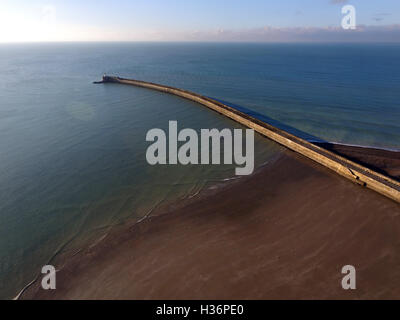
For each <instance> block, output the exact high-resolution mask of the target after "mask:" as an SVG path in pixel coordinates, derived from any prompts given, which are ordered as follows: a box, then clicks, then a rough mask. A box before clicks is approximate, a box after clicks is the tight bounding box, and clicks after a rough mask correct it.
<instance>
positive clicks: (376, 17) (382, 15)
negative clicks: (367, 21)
mask: <svg viewBox="0 0 400 320" xmlns="http://www.w3.org/2000/svg"><path fill="white" fill-rule="evenodd" d="M390 15H391V13H387V12H383V13H376V14H374V15H373V16H372V20H375V21H376V22H380V21H383V20H384V19H385V17H387V16H390Z"/></svg>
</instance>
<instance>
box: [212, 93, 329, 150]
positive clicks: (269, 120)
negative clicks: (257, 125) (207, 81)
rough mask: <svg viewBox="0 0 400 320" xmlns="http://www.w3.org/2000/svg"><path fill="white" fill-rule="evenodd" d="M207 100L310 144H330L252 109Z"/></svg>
mask: <svg viewBox="0 0 400 320" xmlns="http://www.w3.org/2000/svg"><path fill="white" fill-rule="evenodd" d="M207 98H210V99H213V100H215V101H218V102H221V103H223V104H225V105H227V106H228V107H231V108H233V109H236V110H238V111H240V112H243V113H244V114H246V115H248V116H251V117H253V118H256V119H258V120H261V121H263V122H265V123H268V124H270V125H272V126H274V127H276V128H278V129H281V130H284V131H286V132H289V133H291V134H293V135H295V136H297V137H299V138H302V139H304V140H307V141H308V142H312V143H328V141H326V140H323V139H321V138H319V137H316V136H313V135H311V134H309V133H307V132H304V131H301V130H299V129H296V128H294V127H291V126H289V125H287V124H284V123H283V122H280V121H278V120H275V119H273V118H270V117H268V116H266V115H264V114H261V113H258V112H256V111H253V110H251V109H248V108H245V107H242V106H239V105H237V104H234V103H230V102H227V101H224V100H221V99H216V98H213V97H207Z"/></svg>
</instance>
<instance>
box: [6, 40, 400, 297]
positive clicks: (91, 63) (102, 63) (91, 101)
mask: <svg viewBox="0 0 400 320" xmlns="http://www.w3.org/2000/svg"><path fill="white" fill-rule="evenodd" d="M399 56H400V46H399V45H382V44H379V45H371V44H370V45H362V44H360V45H349V44H346V45H340V44H336V45H319V44H318V45H315V44H313V45H311V44H307V45H304V44H296V45H294V44H291V45H289V44H279V45H278V44H166V43H163V44H156V43H153V44H149V43H135V44H132V43H125V44H115V43H113V44H96V43H91V44H84V43H81V44H72V43H70V44H29V45H28V44H15V45H0V75H1V77H0V239H1V241H0V297H12V296H13V295H15V294H16V293H17V292H18V291H19V290H20V289H21V288H22V287H23V286H24V285H25V284H26V283H28V282H29V281H31V280H32V279H33V278H34V277H35V275H37V273H38V272H39V271H40V268H41V266H42V265H44V264H46V263H47V262H49V261H52V260H51V259H52V258H53V257H55V256H57V254H58V253H59V252H62V251H63V250H66V248H71V247H72V248H74V249H79V246H80V245H83V243H87V241H94V240H93V239H96V237H98V236H99V235H101V234H104V233H106V232H107V231H109V229H110V228H111V227H112V226H115V225H118V224H120V223H123V222H125V221H126V220H130V219H137V218H140V217H142V216H144V215H146V214H147V213H148V212H149V211H151V210H152V209H154V208H157V207H159V206H162V205H164V204H166V203H169V202H171V201H176V200H178V199H181V198H185V197H190V196H193V195H195V194H197V193H198V192H199V191H200V190H202V189H203V188H206V187H208V186H210V185H213V184H215V183H218V182H219V181H223V180H224V179H227V178H230V177H232V176H233V175H234V169H233V166H229V165H227V166H189V167H184V166H165V167H160V166H158V167H151V166H149V165H148V164H147V163H146V161H145V156H144V155H145V152H146V148H147V146H148V143H146V142H145V135H146V132H147V130H149V129H151V128H155V127H160V128H164V129H166V128H167V126H168V120H178V123H179V126H180V128H183V127H191V128H194V129H197V130H199V129H200V128H212V127H216V128H220V129H222V128H225V127H228V128H241V126H240V125H238V124H236V123H234V122H232V121H230V120H228V119H225V118H223V117H222V116H220V115H218V114H215V113H214V112H212V111H210V110H207V109H205V108H203V107H200V106H198V105H197V104H195V103H192V102H188V101H185V100H182V99H180V98H176V97H173V96H169V95H164V94H162V93H158V92H152V91H148V90H145V89H140V88H133V87H128V86H119V85H93V84H92V81H93V80H98V79H100V78H101V75H102V74H103V73H108V74H113V75H118V76H121V77H127V78H130V77H131V78H137V79H141V80H145V81H153V82H159V83H162V84H167V85H172V86H176V87H180V88H183V89H188V90H191V91H194V92H198V93H200V94H203V95H207V96H210V97H213V98H216V99H220V100H224V101H227V102H229V103H232V104H235V105H238V106H239V107H240V108H247V109H248V110H250V111H249V112H256V113H257V114H259V115H260V116H263V117H265V119H269V120H270V121H276V123H280V124H283V125H285V126H288V127H292V128H293V129H295V130H298V132H302V133H305V134H306V135H307V137H312V138H318V139H323V140H327V141H333V142H342V143H348V144H357V145H368V146H376V147H386V148H393V149H400V121H399V119H400V102H399V101H400V63H399V61H398V57H399ZM255 149H256V163H257V165H260V164H262V163H265V162H266V161H268V159H270V158H271V157H272V156H273V154H275V153H276V152H279V147H277V146H276V145H275V144H274V143H271V142H268V140H266V139H264V138H261V137H259V136H256V146H255Z"/></svg>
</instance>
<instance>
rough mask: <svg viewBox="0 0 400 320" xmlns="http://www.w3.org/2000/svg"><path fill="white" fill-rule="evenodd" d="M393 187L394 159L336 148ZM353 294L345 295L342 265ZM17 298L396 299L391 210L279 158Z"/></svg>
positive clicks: (398, 246)
mask: <svg viewBox="0 0 400 320" xmlns="http://www.w3.org/2000/svg"><path fill="white" fill-rule="evenodd" d="M335 151H336V152H341V153H342V154H346V156H348V157H353V158H354V159H358V160H359V161H360V162H363V163H366V164H369V165H370V166H372V167H374V166H375V167H379V168H380V170H381V171H382V172H384V173H386V174H390V175H392V176H393V177H395V178H398V176H397V175H398V173H399V168H400V156H399V153H390V152H389V153H385V152H383V153H382V152H381V151H379V150H378V151H373V150H372V151H371V150H368V149H365V148H363V149H360V148H352V147H344V146H341V147H337V148H336V150H335ZM349 264H350V265H353V266H354V267H355V268H356V272H357V273H356V280H357V289H356V290H343V289H342V287H341V280H342V277H343V276H344V275H342V274H341V269H342V267H343V266H344V265H349ZM57 269H58V270H59V271H58V272H57V289H56V290H49V291H45V290H43V289H41V287H40V283H39V281H38V282H37V283H35V284H34V285H32V286H31V287H30V288H28V289H27V290H26V292H25V293H24V294H23V296H22V298H24V299H374V298H389V299H399V298H400V205H399V204H398V203H396V202H394V201H392V200H389V199H387V198H385V197H383V196H381V195H379V194H377V193H375V192H373V191H371V190H368V189H366V188H363V187H361V186H358V185H356V184H353V183H351V182H349V181H347V180H346V179H344V178H342V177H340V176H338V175H336V174H334V173H332V172H330V171H329V170H328V169H325V168H323V167H321V166H320V165H317V164H314V163H313V162H312V161H309V160H307V159H305V158H303V157H302V156H299V155H296V154H295V153H293V152H290V151H284V152H283V153H282V154H281V155H280V156H279V157H277V159H275V160H274V161H272V162H271V163H269V164H268V165H266V166H265V167H263V168H261V169H260V170H258V171H257V172H255V173H254V174H253V175H251V176H249V177H244V178H241V179H238V180H235V181H232V182H230V183H228V184H227V185H225V186H224V187H222V188H218V189H216V190H207V191H206V192H205V193H204V194H203V195H200V196H199V197H196V198H193V199H192V200H191V201H188V202H187V203H184V204H183V205H180V206H177V207H175V208H172V209H170V210H164V211H160V212H155V213H154V214H153V215H152V216H150V217H149V218H147V219H145V220H143V221H142V222H140V223H135V224H133V223H132V224H130V225H126V226H123V227H121V228H119V229H116V230H114V231H113V232H111V233H110V234H108V235H107V236H106V237H103V238H102V240H101V241H99V242H98V243H97V244H96V245H94V246H93V245H92V246H91V247H90V248H87V249H84V250H82V251H81V252H80V253H78V254H76V255H73V256H70V257H68V259H64V260H63V261H62V262H60V264H59V265H58V266H57Z"/></svg>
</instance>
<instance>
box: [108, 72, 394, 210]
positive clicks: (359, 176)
mask: <svg viewBox="0 0 400 320" xmlns="http://www.w3.org/2000/svg"><path fill="white" fill-rule="evenodd" d="M107 82H112V83H120V84H126V85H133V86H137V87H143V88H148V89H153V90H157V91H161V92H165V93H169V94H174V95H176V96H179V97H182V98H186V99H188V100H192V101H195V102H198V103H200V104H202V105H204V106H206V107H208V108H210V109H212V110H214V111H216V112H218V113H220V114H223V115H225V116H227V117H229V118H231V119H233V120H235V121H237V122H239V123H241V124H242V125H244V126H246V127H249V128H251V129H254V130H255V131H256V132H258V133H260V134H261V135H263V136H266V137H267V138H269V139H271V140H273V141H275V142H277V143H279V144H281V145H283V146H285V147H287V148H289V149H291V150H293V151H295V152H298V153H300V154H302V155H303V156H306V157H307V158H309V159H311V160H314V161H315V162H318V163H319V164H321V165H323V166H325V167H327V168H329V169H331V170H333V171H335V172H336V173H338V174H340V175H341V176H343V177H345V178H347V179H349V180H350V181H352V182H354V183H357V184H359V185H361V186H364V187H367V188H369V189H372V190H374V191H376V192H378V193H380V194H382V195H384V196H386V197H388V198H390V199H392V200H394V201H396V202H399V203H400V183H399V182H398V181H396V180H393V179H391V178H389V177H387V176H385V175H383V174H380V173H378V172H376V171H374V170H371V169H369V168H367V167H365V166H362V165H360V164H358V163H356V162H354V161H350V160H348V159H346V158H344V157H342V156H340V155H337V154H336V153H333V152H331V151H328V150H326V149H324V148H321V147H319V146H316V145H314V144H312V143H310V142H308V141H306V140H304V139H301V138H299V137H296V136H294V135H292V134H290V133H288V132H286V131H284V130H281V129H278V128H276V127H274V126H272V125H270V124H268V123H265V122H263V121H261V120H258V119H256V118H253V117H251V116H249V115H246V114H244V113H242V112H240V111H238V110H236V109H234V108H231V107H229V106H227V105H225V104H223V103H221V102H218V101H216V100H213V99H211V98H208V97H204V96H202V95H199V94H196V93H193V92H190V91H186V90H182V89H178V88H173V87H169V86H164V85H160V84H155V83H151V82H144V81H139V80H133V79H123V78H119V77H111V76H104V77H103V81H102V83H107Z"/></svg>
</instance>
